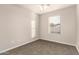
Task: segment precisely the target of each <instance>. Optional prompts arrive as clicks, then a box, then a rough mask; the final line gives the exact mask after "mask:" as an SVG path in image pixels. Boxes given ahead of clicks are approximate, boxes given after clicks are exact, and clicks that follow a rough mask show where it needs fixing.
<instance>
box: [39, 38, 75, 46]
mask: <svg viewBox="0 0 79 59" xmlns="http://www.w3.org/2000/svg"><path fill="white" fill-rule="evenodd" d="M40 39H43V40H47V41H51V42H57V43H61V44H66V45H70V46H76V44H69V43H66V42H59V41H55V40H48V39H46V38H40Z"/></svg>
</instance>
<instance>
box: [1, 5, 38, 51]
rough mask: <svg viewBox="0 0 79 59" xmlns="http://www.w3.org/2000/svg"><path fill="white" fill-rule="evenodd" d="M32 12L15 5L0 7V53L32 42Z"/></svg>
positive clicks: (33, 15)
mask: <svg viewBox="0 0 79 59" xmlns="http://www.w3.org/2000/svg"><path fill="white" fill-rule="evenodd" d="M35 15H36V14H34V13H33V12H31V11H30V10H29V9H24V8H22V7H20V6H17V5H0V52H4V51H6V50H9V49H12V48H15V47H18V46H20V45H23V44H26V43H29V42H32V41H34V40H36V39H32V38H31V20H32V19H35V18H36V17H37V16H35Z"/></svg>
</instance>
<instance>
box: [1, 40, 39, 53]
mask: <svg viewBox="0 0 79 59" xmlns="http://www.w3.org/2000/svg"><path fill="white" fill-rule="evenodd" d="M36 40H38V38H35V39H34V40H31V41H29V42H26V43H23V44H21V45H17V46H14V47H11V48H8V49H5V50H2V51H0V53H4V52H7V51H9V50H11V49H14V48H17V47H20V46H22V45H25V44H28V43H31V42H33V41H36Z"/></svg>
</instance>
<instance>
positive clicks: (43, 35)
mask: <svg viewBox="0 0 79 59" xmlns="http://www.w3.org/2000/svg"><path fill="white" fill-rule="evenodd" d="M55 15H60V17H61V34H48V17H49V16H55ZM40 18H41V19H40V39H44V40H49V41H54V42H59V43H63V44H68V45H73V46H75V45H76V6H70V7H67V8H63V9H60V10H56V11H53V12H49V13H45V14H42V15H41V17H40Z"/></svg>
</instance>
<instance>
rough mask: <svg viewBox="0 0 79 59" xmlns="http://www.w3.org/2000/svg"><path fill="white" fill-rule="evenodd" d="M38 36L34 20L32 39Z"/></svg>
mask: <svg viewBox="0 0 79 59" xmlns="http://www.w3.org/2000/svg"><path fill="white" fill-rule="evenodd" d="M35 36H36V22H35V20H32V38H34V37H35Z"/></svg>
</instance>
